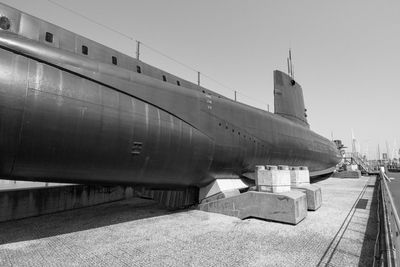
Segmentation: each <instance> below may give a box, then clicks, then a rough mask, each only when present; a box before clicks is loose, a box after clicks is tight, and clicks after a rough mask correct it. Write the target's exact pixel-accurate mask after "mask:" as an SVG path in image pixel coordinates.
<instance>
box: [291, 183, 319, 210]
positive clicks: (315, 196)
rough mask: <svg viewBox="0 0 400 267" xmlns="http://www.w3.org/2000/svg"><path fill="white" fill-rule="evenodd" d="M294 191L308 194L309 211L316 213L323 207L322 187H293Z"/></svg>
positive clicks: (310, 185)
mask: <svg viewBox="0 0 400 267" xmlns="http://www.w3.org/2000/svg"><path fill="white" fill-rule="evenodd" d="M292 189H294V190H299V191H301V192H303V193H305V194H306V196H307V209H308V210H311V211H316V210H317V209H319V208H320V207H321V205H322V192H321V187H319V186H317V185H312V184H309V185H302V186H296V187H292Z"/></svg>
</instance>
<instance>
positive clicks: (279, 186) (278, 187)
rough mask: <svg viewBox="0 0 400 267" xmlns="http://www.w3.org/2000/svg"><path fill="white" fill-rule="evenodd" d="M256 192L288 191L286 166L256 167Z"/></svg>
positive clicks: (288, 180)
mask: <svg viewBox="0 0 400 267" xmlns="http://www.w3.org/2000/svg"><path fill="white" fill-rule="evenodd" d="M256 187H257V191H261V192H270V193H283V192H289V191H290V171H289V167H288V166H284V165H280V166H278V167H277V166H268V165H267V166H266V167H264V166H256Z"/></svg>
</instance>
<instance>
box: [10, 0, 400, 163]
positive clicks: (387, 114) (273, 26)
mask: <svg viewBox="0 0 400 267" xmlns="http://www.w3.org/2000/svg"><path fill="white" fill-rule="evenodd" d="M52 1H55V2H58V3H60V4H61V5H64V6H66V7H68V8H70V9H72V10H75V11H76V12H79V13H81V14H84V15H85V16H87V17H88V18H90V19H92V20H94V21H98V22H100V23H102V24H106V25H107V26H109V27H111V28H114V29H116V30H118V31H119V32H122V33H124V34H126V35H129V36H131V37H132V38H133V39H134V40H140V41H142V42H144V43H145V44H147V45H149V46H151V47H153V48H155V49H157V50H159V51H162V52H163V53H165V54H167V55H168V56H170V57H172V58H174V59H176V60H178V61H180V62H183V63H185V64H186V65H189V66H191V67H192V68H193V69H195V70H200V71H201V72H203V73H205V74H206V75H208V76H210V77H212V78H214V79H216V80H217V81H218V82H219V83H222V84H223V85H225V86H227V87H229V88H233V89H234V90H237V91H239V94H238V100H239V101H242V102H245V103H247V104H251V105H254V106H257V107H259V108H263V109H267V105H268V104H269V105H270V110H271V111H273V93H272V92H273V77H272V72H273V70H274V69H279V70H283V71H286V70H287V67H286V57H287V52H288V48H289V47H291V48H292V51H293V61H294V71H295V78H296V80H297V81H298V82H299V83H300V84H301V85H302V87H303V91H304V96H305V104H306V108H307V109H308V119H309V123H310V124H311V128H312V129H313V130H314V131H316V132H317V133H319V134H322V135H323V136H325V137H327V138H331V135H332V133H333V136H334V138H335V139H342V140H343V141H344V142H345V145H347V146H349V147H351V143H350V139H351V131H352V129H353V132H354V135H355V137H356V138H357V139H358V141H359V144H360V147H361V151H362V152H364V153H366V152H368V155H369V157H370V158H375V157H376V155H377V146H378V144H380V148H381V152H386V141H387V143H388V144H389V146H390V149H389V153H390V152H391V150H392V147H393V145H394V142H396V143H397V148H399V147H400V134H399V133H400V120H399V119H398V117H399V115H400V75H399V70H400V1H399V0H388V1H386V0H382V1H378V0H376V1H372V0H351V1H348V0H347V1H345V0H335V1H322V0H303V1H298V0H292V1H289V0H281V1H268V0H258V1H256V0H248V1H243V0H218V1H217V0H202V1H195V0H168V1H165V0H146V1H144V0H142V1H133V0H125V1H124V0H114V1H105V0H85V1H82V0H68V1H66V0H52ZM2 2H3V3H5V4H8V5H10V6H13V7H15V8H18V9H20V10H22V11H25V12H27V13H29V14H31V15H34V16H37V17H39V18H42V19H44V20H47V21H49V22H52V23H54V24H56V25H59V26H61V27H64V28H66V29H68V30H71V31H73V32H76V33H78V34H81V35H84V36H85V37H88V38H90V39H93V40H95V41H98V42H100V43H103V44H105V45H107V46H110V47H112V48H114V49H117V50H119V51H121V52H124V53H126V54H128V55H131V56H134V55H135V43H134V42H133V41H130V40H129V39H128V38H126V37H123V36H121V35H119V34H117V33H115V32H111V31H109V30H107V29H105V28H103V27H101V26H99V25H97V24H95V23H93V22H90V21H88V20H85V19H84V18H82V17H80V16H77V15H76V14H74V13H71V12H69V11H66V10H64V9H62V8H60V7H59V6H57V5H54V4H53V3H51V2H50V1H47V0H35V1H33V0H31V1H27V0H3V1H2ZM141 59H142V60H143V61H145V62H147V63H150V64H153V65H155V66H158V67H161V68H162V69H164V70H166V71H168V72H171V73H173V74H176V75H178V76H181V77H184V78H187V79H190V80H192V81H193V82H196V80H197V74H196V73H195V72H194V71H191V70H189V69H187V68H185V67H182V66H180V65H179V64H176V63H175V62H172V61H170V60H168V59H166V58H163V57H162V56H160V55H158V54H156V53H154V52H153V51H151V50H149V49H148V48H143V49H142V51H141ZM202 84H203V85H204V86H205V87H207V88H209V89H211V90H214V91H217V92H219V93H221V94H224V95H225V96H228V97H233V95H234V93H233V91H231V90H229V89H227V88H225V87H222V86H221V85H220V84H218V83H215V82H213V81H212V80H210V79H207V78H206V77H204V76H202Z"/></svg>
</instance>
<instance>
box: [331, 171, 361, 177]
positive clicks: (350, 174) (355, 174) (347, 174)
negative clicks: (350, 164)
mask: <svg viewBox="0 0 400 267" xmlns="http://www.w3.org/2000/svg"><path fill="white" fill-rule="evenodd" d="M332 177H335V178H361V172H360V171H359V170H357V171H341V172H335V173H334V174H333V175H332Z"/></svg>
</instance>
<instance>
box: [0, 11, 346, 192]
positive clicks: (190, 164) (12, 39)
mask: <svg viewBox="0 0 400 267" xmlns="http://www.w3.org/2000/svg"><path fill="white" fill-rule="evenodd" d="M0 9H4V10H5V11H4V10H3V11H4V12H3V13H4V14H6V15H8V16H10V17H11V18H15V19H12V20H11V22H12V23H14V24H18V20H19V21H20V22H19V25H20V26H19V27H16V26H13V25H14V24H12V25H11V28H10V30H4V31H3V30H0V151H1V153H0V177H1V178H3V179H16V180H36V181H51V182H72V183H101V184H138V185H149V186H152V187H163V188H165V187H169V188H173V187H187V186H203V185H205V184H207V183H210V182H211V181H213V180H214V179H216V178H219V177H224V178H226V177H234V178H239V177H240V176H241V175H242V174H244V173H247V172H251V171H253V170H254V168H255V165H262V164H273V165H276V164H283V165H291V166H299V165H302V166H308V167H309V169H310V171H311V172H313V171H317V172H321V171H323V170H328V169H331V168H332V167H334V166H335V165H336V164H337V163H338V162H339V160H340V155H339V152H338V151H337V149H336V146H335V145H334V143H333V142H331V141H329V140H327V139H325V138H323V137H322V136H320V135H318V134H316V133H314V132H312V131H311V130H310V129H309V128H308V124H307V125H306V126H307V127H305V126H304V125H302V124H300V123H296V121H294V120H291V119H290V118H291V117H290V116H286V117H285V116H281V115H276V114H272V113H270V112H266V111H263V110H260V109H256V108H254V107H251V106H248V105H245V104H242V103H238V102H235V101H232V100H230V99H228V98H226V97H223V96H221V95H218V94H216V93H214V92H212V91H210V90H207V89H205V88H202V87H200V86H197V85H193V84H189V83H188V82H187V83H186V85H185V84H182V86H180V85H179V84H176V83H170V82H166V81H165V80H166V79H164V80H161V79H160V78H157V77H155V75H156V74H157V73H158V72H159V71H160V70H158V69H156V68H154V67H148V68H151V69H150V70H151V71H148V73H141V72H140V71H132V69H129V68H124V67H120V66H114V65H112V64H110V63H104V62H102V61H101V60H96V59H95V58H91V57H86V56H84V55H81V54H79V53H76V52H74V51H71V50H72V49H70V50H68V49H62V44H61V41H62V37H60V40H61V41H60V40H59V42H60V43H59V44H58V46H59V47H57V46H51V45H48V44H46V43H45V42H44V41H42V42H41V41H40V40H41V39H40V38H41V37H40V36H41V35H39V33H38V36H39V37H38V39H37V40H36V39H35V38H28V37H27V36H31V35H32V36H33V34H32V33H30V32H29V34H26V32H23V30H26V29H30V28H29V27H26V25H29V23H30V21H39V22H40V23H41V25H45V26H44V28H45V29H46V30H48V29H49V28H51V29H57V30H54V31H55V32H62V30H60V29H58V28H56V27H57V26H54V25H50V24H48V23H46V22H43V21H41V20H39V19H36V18H33V17H31V16H29V15H26V14H22V13H20V11H17V10H15V9H12V8H10V7H7V6H4V5H0ZM16 14H17V15H16ZM21 25H25V26H24V27H22V26H21ZM49 25H50V26H49ZM39 30H40V27H39ZM21 32H23V34H22V33H21ZM65 34H72V33H70V32H66V33H65ZM71 36H72V35H71ZM74 36H75V35H74ZM78 37H79V36H78ZM78 37H76V38H78ZM74 38H75V37H74ZM79 38H81V37H79ZM76 40H78V39H76ZM79 40H81V39H79ZM75 43H77V41H76V42H75ZM104 51H108V50H104ZM125 57H126V58H128V57H127V56H125ZM120 60H121V59H120ZM127 60H128V59H127ZM129 60H131V61H133V62H136V63H135V64H142V66H144V65H143V63H142V62H139V61H137V60H136V61H134V60H135V59H132V58H129ZM121 61H122V60H121ZM157 71H158V72H157ZM154 73H156V74H154ZM157 75H158V74H157ZM282 75H283V76H282V77H283V82H281V85H280V86H281V87H280V89H279V90H281V92H283V94H284V93H285V88H284V85H285V84H284V83H285V79H287V78H288V77H286V76H284V74H282ZM159 76H160V75H159ZM168 77H170V76H168ZM281 80H282V79H281ZM300 89H301V88H300ZM296 90H297V89H296ZM299 95H301V96H302V94H299ZM289 98H290V97H289ZM282 99H283V100H282V101H281V102H280V105H281V106H280V107H281V111H282V112H286V110H285V109H284V105H285V102H284V101H286V100H285V99H287V96H285V97H284V98H282ZM299 106H300V107H302V105H299ZM289 111H290V109H289ZM286 115H287V114H286ZM289 115H290V114H289ZM287 117H288V118H289V119H288V118H287Z"/></svg>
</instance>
